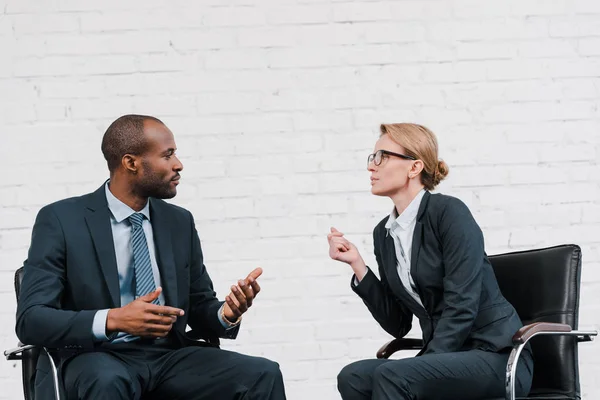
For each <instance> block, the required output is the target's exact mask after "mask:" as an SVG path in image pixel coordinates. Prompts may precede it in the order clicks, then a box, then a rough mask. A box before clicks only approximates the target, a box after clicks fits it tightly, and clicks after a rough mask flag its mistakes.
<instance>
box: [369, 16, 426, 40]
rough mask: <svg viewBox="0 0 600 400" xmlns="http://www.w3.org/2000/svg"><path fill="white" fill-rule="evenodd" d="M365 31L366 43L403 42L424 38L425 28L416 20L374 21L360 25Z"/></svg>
mask: <svg viewBox="0 0 600 400" xmlns="http://www.w3.org/2000/svg"><path fill="white" fill-rule="evenodd" d="M360 26H361V27H363V29H364V32H365V41H366V42H367V43H405V42H418V41H421V40H424V39H425V34H426V31H425V28H424V27H423V25H422V24H420V23H416V22H401V23H392V22H385V21H384V22H376V23H371V22H368V23H364V24H361V25H360Z"/></svg>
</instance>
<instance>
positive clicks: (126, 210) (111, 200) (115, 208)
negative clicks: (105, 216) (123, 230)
mask: <svg viewBox="0 0 600 400" xmlns="http://www.w3.org/2000/svg"><path fill="white" fill-rule="evenodd" d="M109 182H110V181H106V184H105V185H104V188H105V191H106V201H107V202H108V209H109V210H110V212H111V213H112V215H113V217H115V220H116V221H117V223H120V222H122V221H123V220H125V219H127V218H129V216H131V215H132V214H135V213H136V212H137V211H135V210H134V209H132V208H131V207H129V206H128V205H127V204H125V203H123V202H122V201H121V200H119V199H117V198H116V197H115V195H114V194H112V192H111V191H110V189H109V188H108V183H109ZM139 212H140V213H142V214H144V216H145V217H146V218H147V219H148V221H150V202H149V201H147V202H146V205H145V206H144V208H142V209H141V210H140V211H139Z"/></svg>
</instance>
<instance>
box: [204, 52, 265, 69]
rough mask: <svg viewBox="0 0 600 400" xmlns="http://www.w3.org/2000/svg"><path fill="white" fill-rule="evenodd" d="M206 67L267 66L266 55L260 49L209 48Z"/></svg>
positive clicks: (238, 67) (248, 67)
mask: <svg viewBox="0 0 600 400" xmlns="http://www.w3.org/2000/svg"><path fill="white" fill-rule="evenodd" d="M205 65H206V68H207V69H223V68H225V69H253V68H265V67H266V66H267V55H266V53H265V51H264V50H262V49H244V50H240V49H236V50H220V49H216V50H211V51H210V52H209V53H208V54H207V55H206V60H205Z"/></svg>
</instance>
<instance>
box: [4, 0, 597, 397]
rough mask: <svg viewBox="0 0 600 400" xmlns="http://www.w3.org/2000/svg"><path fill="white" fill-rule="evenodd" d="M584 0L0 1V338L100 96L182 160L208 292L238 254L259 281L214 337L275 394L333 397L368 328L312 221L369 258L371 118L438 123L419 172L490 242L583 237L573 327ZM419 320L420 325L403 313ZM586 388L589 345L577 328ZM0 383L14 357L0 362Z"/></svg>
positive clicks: (593, 210)
mask: <svg viewBox="0 0 600 400" xmlns="http://www.w3.org/2000/svg"><path fill="white" fill-rule="evenodd" d="M599 4H600V3H599V2H598V1H597V0H572V1H566V0H505V1H500V2H498V1H491V0H477V1H475V0H452V1H449V0H396V1H377V0H374V1H369V0H361V1H347V0H278V1H274V0H201V1H198V2H189V1H181V0H173V1H166V0H143V1H142V0H131V1H122V0H107V1H101V2H98V1H92V0H52V1H42V2H40V1H35V0H0V48H1V49H2V55H1V56H0V127H1V128H2V132H0V167H1V168H2V170H3V171H4V173H3V174H2V177H1V178H0V300H1V301H0V304H2V306H0V317H1V318H2V322H3V323H2V324H1V328H0V345H1V346H2V347H3V348H8V347H13V346H14V345H15V344H16V341H17V339H16V337H15V334H14V312H15V301H14V295H13V289H12V274H13V271H14V270H15V269H16V268H18V267H19V266H20V265H21V263H22V262H23V260H24V259H25V257H26V251H27V248H28V244H29V238H30V234H31V227H32V224H33V221H34V218H35V215H36V213H37V211H38V210H39V209H40V208H41V207H42V206H43V205H45V204H47V203H49V202H52V201H55V200H58V199H61V198H65V197H67V196H74V195H79V194H82V193H86V192H89V191H92V190H94V189H96V188H97V187H99V186H100V184H101V183H102V182H103V180H104V179H105V178H106V177H107V170H106V167H105V163H104V161H103V159H102V155H101V152H100V141H101V137H102V134H103V132H104V130H105V129H106V127H107V126H108V125H109V124H110V122H111V121H112V120H114V119H115V118H116V117H118V116H119V115H122V114H125V113H145V114H151V115H156V116H157V117H159V118H161V119H163V120H164V121H165V123H166V124H167V125H168V126H169V127H170V128H171V129H172V130H173V132H174V133H175V137H176V140H177V142H178V147H179V153H180V155H181V158H182V161H183V163H184V166H185V169H184V171H183V173H182V178H183V179H182V184H181V185H180V187H179V188H180V193H179V195H178V197H176V198H175V199H174V200H173V201H174V202H175V203H177V204H179V205H182V206H184V207H187V208H188V209H190V210H191V211H192V212H193V213H194V215H195V218H196V224H197V226H198V231H199V233H200V237H201V240H202V243H203V248H204V252H205V256H206V264H207V267H208V269H209V271H210V272H211V275H212V277H213V280H214V282H215V286H216V289H217V291H218V293H219V294H220V295H221V296H223V295H225V293H226V290H227V288H228V286H229V285H230V284H231V283H233V282H234V281H235V280H236V279H238V278H240V277H243V276H245V275H246V273H247V272H249V271H250V270H251V269H253V268H254V267H256V266H262V267H263V268H264V270H265V273H264V277H263V278H262V282H263V292H262V293H261V295H260V298H259V299H258V300H257V302H256V304H255V306H254V307H253V308H252V309H251V311H249V312H248V315H247V316H246V317H245V322H244V326H243V329H242V332H241V333H240V336H239V339H238V340H237V341H235V342H225V343H224V344H223V347H225V348H227V349H234V350H236V351H241V352H245V353H249V354H255V355H262V356H266V357H270V358H273V359H275V360H277V361H279V363H280V364H281V368H282V370H283V373H284V377H285V380H286V385H287V390H288V398H289V399H291V400H300V399H307V398H314V399H336V398H339V396H338V394H337V391H336V389H335V378H336V375H337V373H338V372H339V370H340V369H341V368H342V367H343V366H344V365H345V364H347V363H349V362H350V361H353V360H358V359H362V358H367V357H373V356H374V353H375V351H376V349H377V348H378V347H379V346H380V345H381V344H383V343H384V342H386V341H387V340H388V339H389V337H388V336H387V335H386V334H385V333H384V332H383V331H382V330H381V329H380V328H379V327H378V326H377V324H376V323H375V321H374V320H373V319H372V318H371V317H370V315H369V313H368V311H367V310H366V308H365V307H364V306H363V304H362V302H361V301H360V300H359V299H358V298H357V297H356V296H355V295H354V294H353V293H352V292H351V290H350V288H349V278H350V269H349V267H346V266H344V265H342V264H338V263H335V262H333V261H331V260H329V259H328V256H327V243H326V238H325V235H326V233H327V231H328V229H329V227H330V226H332V225H333V226H336V227H337V228H338V229H340V230H342V231H344V232H347V234H348V237H349V238H350V239H351V240H353V241H354V242H355V243H356V244H357V245H358V246H359V248H360V249H361V250H362V254H363V256H364V257H365V259H366V260H367V262H368V263H370V264H373V263H374V256H373V254H372V239H371V230H372V228H373V226H374V225H375V224H376V223H377V222H378V221H379V219H380V218H382V217H383V216H384V215H385V214H386V213H387V212H389V210H390V205H391V203H390V202H389V201H388V200H387V199H381V198H375V197H373V196H371V195H370V194H369V183H368V174H367V172H366V170H365V160H366V156H367V154H368V153H369V152H370V150H371V149H372V146H373V144H374V142H375V140H376V137H377V129H378V124H379V123H381V122H393V121H415V122H419V123H423V124H425V125H427V126H429V127H430V128H431V129H432V130H433V131H434V132H436V133H437V135H438V138H439V141H440V151H441V156H442V158H444V159H445V160H446V161H447V162H448V164H449V165H450V166H451V170H450V175H449V177H448V179H447V181H445V182H443V184H442V185H441V187H440V191H442V192H444V193H447V194H451V195H454V196H457V197H459V198H461V199H462V200H464V201H465V202H466V203H467V204H468V206H469V207H470V208H471V210H472V212H473V213H474V215H475V217H476V219H477V220H478V222H479V223H480V225H481V227H482V229H483V231H484V234H485V239H486V246H487V251H488V253H490V254H494V253H499V252H505V251H511V250H519V249H526V248H533V247H541V246H549V245H555V244H560V243H577V244H579V245H580V246H581V247H582V249H583V256H584V269H583V276H582V281H583V282H582V290H581V308H580V311H581V315H580V325H581V326H582V327H590V326H594V325H595V326H596V327H600V272H599V271H600V239H599V238H600V236H599V232H600V178H599V176H600V5H599ZM411 335H412V336H418V335H419V332H418V331H415V332H411ZM580 349H581V352H580V372H581V387H582V393H583V397H584V399H586V400H594V399H597V398H600V381H599V380H598V379H597V377H598V376H600V361H598V360H600V345H598V344H597V343H586V344H583V345H582V346H581V347H580ZM0 384H1V385H2V387H3V388H4V390H3V391H2V393H0V399H19V398H22V397H21V394H20V387H21V386H20V367H19V365H18V363H14V362H0Z"/></svg>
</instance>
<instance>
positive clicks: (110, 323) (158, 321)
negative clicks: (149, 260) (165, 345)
mask: <svg viewBox="0 0 600 400" xmlns="http://www.w3.org/2000/svg"><path fill="white" fill-rule="evenodd" d="M161 291H162V288H160V287H159V288H157V289H156V290H155V291H154V292H152V293H148V294H147V295H145V296H142V297H139V298H137V299H136V300H134V301H132V302H131V303H129V304H127V305H126V306H123V307H120V308H111V309H110V310H108V318H107V319H106V334H107V336H108V335H110V334H112V333H114V332H126V333H129V334H130V335H133V336H141V337H151V338H159V337H165V336H167V335H168V334H169V332H170V331H171V328H172V327H173V324H174V323H175V321H177V317H180V316H182V315H183V314H184V312H183V310H181V309H179V308H175V307H167V306H159V305H156V304H153V303H152V302H153V301H154V300H155V299H157V298H158V296H159V295H160V292H161Z"/></svg>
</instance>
